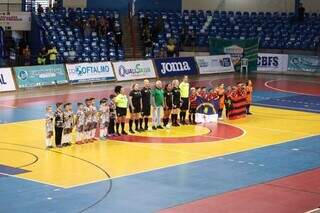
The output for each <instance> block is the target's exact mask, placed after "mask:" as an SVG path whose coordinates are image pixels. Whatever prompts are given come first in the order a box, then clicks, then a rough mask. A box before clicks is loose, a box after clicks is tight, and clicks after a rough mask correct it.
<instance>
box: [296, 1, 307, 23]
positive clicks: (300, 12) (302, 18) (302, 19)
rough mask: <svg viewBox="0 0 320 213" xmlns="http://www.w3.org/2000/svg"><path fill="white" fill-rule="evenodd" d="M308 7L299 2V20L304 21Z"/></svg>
mask: <svg viewBox="0 0 320 213" xmlns="http://www.w3.org/2000/svg"><path fill="white" fill-rule="evenodd" d="M305 11H306V9H305V8H304V7H303V5H302V3H300V4H299V8H298V21H299V22H303V21H304V13H305Z"/></svg>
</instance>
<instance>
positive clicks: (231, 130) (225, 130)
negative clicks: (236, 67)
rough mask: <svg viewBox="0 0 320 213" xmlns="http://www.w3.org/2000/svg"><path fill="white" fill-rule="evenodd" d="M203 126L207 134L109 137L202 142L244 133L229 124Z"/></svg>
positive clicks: (229, 137) (153, 141)
mask: <svg viewBox="0 0 320 213" xmlns="http://www.w3.org/2000/svg"><path fill="white" fill-rule="evenodd" d="M204 127H206V128H208V129H209V130H210V132H209V133H208V134H204V135H196V136H188V137H150V136H140V135H122V136H119V137H114V138H111V139H114V140H117V141H125V142H132V143H171V144H172V143H204V142H214V141H221V140H227V139H232V138H236V137H239V136H241V135H243V134H244V131H243V130H242V129H240V128H238V127H235V126H232V125H229V124H223V123H212V124H207V125H204ZM175 128H182V127H175Z"/></svg>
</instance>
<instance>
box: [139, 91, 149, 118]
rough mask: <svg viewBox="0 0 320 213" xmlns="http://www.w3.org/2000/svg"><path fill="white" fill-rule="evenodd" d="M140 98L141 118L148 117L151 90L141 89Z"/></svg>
mask: <svg viewBox="0 0 320 213" xmlns="http://www.w3.org/2000/svg"><path fill="white" fill-rule="evenodd" d="M141 98H142V110H141V115H142V116H150V114H151V113H150V108H151V105H150V98H151V89H150V88H145V87H143V88H142V90H141Z"/></svg>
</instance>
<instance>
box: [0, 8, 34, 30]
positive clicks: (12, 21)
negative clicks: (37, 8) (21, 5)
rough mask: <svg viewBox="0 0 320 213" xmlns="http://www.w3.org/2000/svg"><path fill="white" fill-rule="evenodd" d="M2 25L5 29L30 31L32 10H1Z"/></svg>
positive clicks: (0, 23)
mask: <svg viewBox="0 0 320 213" xmlns="http://www.w3.org/2000/svg"><path fill="white" fill-rule="evenodd" d="M0 26H1V27H3V28H4V29H5V30H17V31H30V30H31V13H30V12H0Z"/></svg>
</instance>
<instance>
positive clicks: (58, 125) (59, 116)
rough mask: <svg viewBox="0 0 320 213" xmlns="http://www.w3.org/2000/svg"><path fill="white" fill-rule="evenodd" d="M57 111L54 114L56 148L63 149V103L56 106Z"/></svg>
mask: <svg viewBox="0 0 320 213" xmlns="http://www.w3.org/2000/svg"><path fill="white" fill-rule="evenodd" d="M56 107H57V111H56V112H55V113H54V131H55V142H56V147H61V139H62V131H63V111H62V107H63V104H62V103H57V104H56Z"/></svg>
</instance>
